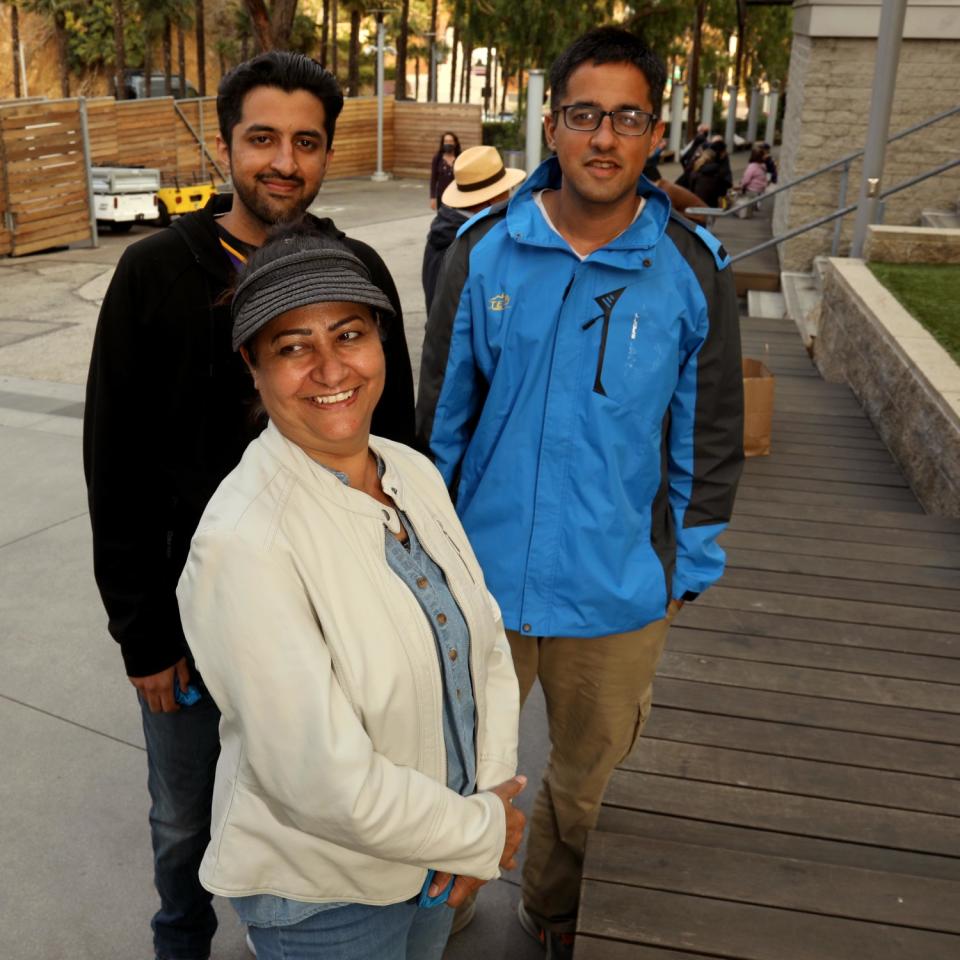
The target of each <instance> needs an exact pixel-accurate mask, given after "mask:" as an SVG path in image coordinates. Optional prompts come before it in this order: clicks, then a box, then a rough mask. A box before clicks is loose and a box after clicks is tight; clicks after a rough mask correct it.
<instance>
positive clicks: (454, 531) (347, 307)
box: [84, 27, 752, 960]
mask: <svg viewBox="0 0 960 960" xmlns="http://www.w3.org/2000/svg"><path fill="white" fill-rule="evenodd" d="M665 76H666V72H665V67H664V63H663V61H662V59H661V58H660V57H659V56H657V55H656V54H655V53H654V52H653V51H651V50H650V49H649V48H647V47H646V46H645V45H644V43H643V42H642V41H641V40H639V39H638V38H637V37H636V36H634V35H632V34H631V33H628V32H626V31H624V30H621V29H618V28H612V27H605V28H599V29H596V30H593V31H591V32H589V33H587V34H585V35H584V36H582V37H580V38H579V39H578V40H577V41H575V42H574V43H573V44H572V45H571V46H570V47H569V48H568V49H567V50H565V51H564V52H563V53H562V54H561V55H560V56H559V57H558V59H557V60H556V62H555V63H554V64H553V66H552V69H551V72H550V91H551V93H550V95H551V101H550V111H549V114H548V116H547V117H546V119H545V132H546V137H547V142H548V145H549V147H550V148H551V151H552V156H551V157H550V158H549V159H547V160H546V161H544V162H543V163H542V164H541V165H540V166H539V167H538V168H537V169H536V170H535V171H534V172H533V173H532V174H531V175H530V176H529V177H525V175H524V173H523V171H520V170H514V169H511V168H507V167H505V166H504V165H503V162H502V160H501V159H500V156H499V154H498V153H497V151H496V150H495V149H493V148H492V147H474V148H471V149H467V150H461V149H460V145H459V141H458V140H457V137H456V136H455V135H454V134H452V133H445V134H444V135H443V137H442V138H441V145H440V149H439V151H438V154H437V158H435V160H434V164H433V172H434V177H432V179H431V198H432V202H433V203H434V204H435V205H436V207H437V218H436V220H435V222H434V225H433V227H432V228H431V234H430V238H429V239H428V244H427V256H426V257H425V261H424V272H423V279H424V289H425V293H426V296H427V300H428V303H429V304H430V309H429V319H428V322H427V327H426V331H425V336H424V342H423V350H422V364H421V373H420V383H419V389H418V392H417V398H416V403H414V390H413V382H412V375H411V367H410V359H409V350H408V345H407V340H406V336H405V332H404V323H403V310H402V305H401V303H400V302H399V298H398V295H397V291H396V287H395V285H394V282H393V279H392V278H391V276H390V273H389V271H388V269H387V267H386V266H385V264H384V263H383V260H382V259H381V258H380V256H379V255H378V254H377V253H376V251H375V250H373V249H372V248H371V247H370V246H368V245H366V244H364V243H361V242H360V241H357V240H355V239H352V238H350V237H349V236H346V235H345V234H344V233H343V232H342V231H340V230H338V229H337V228H336V226H335V224H334V223H333V222H332V221H331V220H329V219H317V218H315V217H313V216H311V215H310V214H309V213H308V212H307V210H308V208H309V207H310V205H311V204H312V202H313V200H314V198H315V197H316V194H317V191H318V190H319V188H320V186H321V184H322V181H323V176H324V173H325V171H326V166H327V163H328V161H329V158H330V155H331V151H332V149H333V146H334V139H335V131H336V123H337V118H338V115H339V113H340V111H341V108H342V105H343V98H342V95H341V92H340V90H339V88H338V86H337V83H336V81H335V79H334V78H333V77H332V75H331V74H330V73H328V72H327V71H325V70H324V69H323V68H321V67H320V66H319V65H318V64H316V63H315V62H314V61H312V60H310V59H308V58H306V57H304V56H301V55H296V54H289V53H280V52H271V53H266V54H262V55H259V56H257V57H255V58H254V59H253V60H250V61H248V62H246V63H244V64H242V65H241V66H239V67H238V68H236V69H235V70H234V71H232V72H231V73H230V74H229V75H227V76H226V77H225V78H224V80H223V81H222V83H221V85H220V89H219V93H218V98H217V110H218V116H219V137H218V150H219V153H220V158H221V160H222V162H223V163H224V165H225V166H228V167H229V170H230V173H231V180H232V183H233V193H232V196H223V197H217V198H215V199H214V201H213V202H212V203H211V204H210V205H209V206H208V207H207V208H205V209H204V210H203V211H200V212H198V213H194V214H189V215H187V216H185V217H182V218H180V219H179V220H177V221H175V222H174V224H173V225H172V227H171V228H170V229H167V230H163V231H160V232H157V233H156V234H154V235H152V236H150V237H149V238H147V239H144V240H141V241H139V242H138V243H136V244H133V245H132V246H130V247H129V248H127V250H126V251H125V252H124V254H123V256H122V257H121V260H120V263H119V264H118V267H117V270H116V273H115V275H114V278H113V280H112V282H111V285H110V289H109V291H108V293H107V296H106V298H105V300H104V303H103V307H102V310H101V314H100V319H99V323H98V327H97V333H96V337H95V343H94V348H93V356H92V360H91V366H90V375H89V379H88V385H87V403H86V412H85V421H84V467H85V473H86V481H87V487H88V495H89V503H90V516H91V522H92V526H93V542H94V571H95V575H96V579H97V583H98V586H99V588H100V592H101V595H102V598H103V602H104V605H105V607H106V610H107V614H108V618H109V629H110V632H111V634H112V635H113V637H114V638H115V639H116V640H117V642H118V643H119V646H120V650H121V654H122V657H123V661H124V666H125V670H126V674H127V676H128V677H129V679H130V682H131V684H132V685H133V686H134V687H135V688H136V692H137V697H138V700H139V706H140V710H141V714H142V719H143V729H144V737H145V743H146V748H147V765H148V786H149V790H150V796H151V803H152V806H151V810H150V829H151V835H152V841H153V850H154V880H155V884H156V888H157V893H158V895H159V901H160V904H159V909H158V910H157V912H156V914H155V915H154V917H153V919H152V923H151V925H152V929H153V942H154V950H155V955H156V957H157V958H158V960H203V958H207V957H209V955H210V948H211V941H212V938H213V936H214V933H215V931H216V928H217V917H216V914H215V911H214V909H213V906H212V897H213V895H214V894H219V895H221V896H224V897H226V898H229V900H230V902H231V905H232V907H233V908H234V909H235V911H236V913H237V914H238V916H239V917H240V919H241V921H242V922H243V923H244V924H245V925H246V927H247V930H248V945H249V946H250V948H251V950H252V951H254V952H255V953H256V955H257V956H258V957H260V958H261V960H280V958H284V960H328V958H334V960H361V958H374V957H375V958H378V960H439V958H440V957H441V956H442V954H443V951H444V948H445V945H446V943H447V940H448V937H449V936H450V935H451V933H452V932H456V931H457V930H459V929H462V927H463V926H465V925H466V924H467V923H469V921H470V919H471V918H472V916H473V913H474V911H475V910H476V909H477V903H478V901H477V893H478V891H479V890H480V889H481V888H482V887H483V885H484V884H486V883H488V882H489V881H490V880H491V879H493V878H495V877H497V876H498V875H499V874H500V871H509V870H512V869H514V868H515V867H516V866H517V863H518V857H519V854H520V851H521V848H522V849H523V851H524V855H523V872H522V899H521V902H520V905H519V910H518V921H519V928H522V929H523V930H525V931H526V932H527V933H529V934H531V935H532V936H533V937H535V938H536V939H537V940H538V941H539V942H540V943H541V945H542V946H543V947H544V949H545V951H546V955H547V957H548V958H563V957H569V956H571V955H572V949H573V937H574V929H575V921H576V915H577V909H578V900H579V889H580V880H581V873H582V865H583V858H584V851H585V844H586V837H587V833H588V831H589V830H590V829H591V827H592V826H593V825H594V824H595V822H596V819H597V815H598V812H599V807H600V803H601V800H602V797H603V793H604V790H605V787H606V785H607V782H608V781H609V778H610V776H611V774H612V772H613V770H614V768H615V766H616V765H617V764H618V763H619V762H620V761H621V760H623V759H624V757H625V756H626V755H627V754H628V753H629V752H630V750H631V749H632V748H633V746H634V745H635V743H636V741H637V739H638V737H639V736H640V735H641V733H642V730H643V727H644V724H645V722H646V720H647V717H648V715H649V713H650V709H651V704H652V692H653V682H654V675H655V672H656V668H657V664H658V661H659V659H660V656H661V653H662V651H663V649H664V645H665V643H666V639H667V635H668V632H669V628H670V624H671V622H672V621H673V618H674V617H675V616H676V615H677V613H678V611H679V610H680V609H681V607H682V606H683V605H684V604H685V603H689V602H693V601H695V600H696V598H697V597H698V595H699V594H700V593H702V592H703V591H704V590H706V589H708V588H709V587H710V586H711V584H713V583H714V582H715V581H716V580H717V579H718V578H719V577H720V575H721V574H722V571H723V567H724V554H723V551H722V549H721V548H720V547H719V546H718V544H717V538H718V536H719V534H720V533H721V532H722V531H723V529H724V527H725V525H726V523H727V522H728V520H729V517H730V513H731V510H732V506H733V500H734V496H735V493H736V488H737V483H738V480H739V476H740V471H741V467H742V460H743V452H742V422H743V411H742V386H741V361H740V342H739V323H738V315H737V303H736V297H735V293H734V285H733V280H732V275H731V269H730V266H729V260H728V258H727V256H726V254H725V253H724V251H723V248H722V246H721V245H720V244H719V243H718V241H717V240H716V239H715V238H714V237H713V236H711V234H709V233H708V232H707V231H706V230H704V229H703V228H702V227H701V226H699V225H697V224H694V223H692V222H690V221H689V220H686V219H685V218H683V217H682V216H679V215H678V214H677V212H676V211H675V210H672V209H671V200H674V204H675V205H682V204H683V203H685V202H686V200H687V199H688V197H687V195H686V194H681V193H674V192H671V191H670V190H664V189H661V188H660V186H662V185H663V184H664V183H665V181H663V178H662V177H659V172H658V171H656V170H655V168H656V158H655V156H654V153H655V151H656V149H657V147H658V145H660V144H661V142H662V136H663V123H662V121H660V119H659V113H660V109H661V103H662V97H663V88H664V82H665ZM625 105H629V106H625ZM710 151H712V152H713V157H712V158H707V159H704V160H703V162H701V163H699V165H698V166H697V170H696V172H695V173H696V175H697V176H698V177H699V178H700V179H703V178H706V177H707V176H708V175H710V174H709V171H708V169H707V168H708V167H709V166H710V165H711V164H712V165H713V166H714V167H715V168H716V167H718V166H722V156H721V155H720V154H719V152H718V151H715V150H713V148H712V147H711V148H710ZM710 151H708V150H706V149H705V150H703V151H702V153H707V152H710ZM701 155H702V154H701ZM698 159H699V158H698ZM651 160H652V161H653V166H652V167H651V166H650V161H651ZM727 169H729V168H728V167H727ZM645 171H646V172H647V173H648V176H646V177H644V176H643V173H644V172H645ZM654 173H656V175H655V176H654V175H653V174H654ZM713 176H714V177H715V179H718V180H719V179H721V178H722V171H720V172H716V171H715V172H714V174H713ZM697 182H698V181H697V179H696V178H695V179H694V181H693V182H692V184H691V186H692V187H694V188H695V187H696V184H697ZM751 182H752V181H751ZM658 184H659V185H660V186H658ZM671 186H673V185H671ZM678 189H682V188H678ZM511 192H512V195H511ZM693 193H695V194H696V190H695V189H694V190H693ZM696 195H697V196H698V197H700V196H701V195H700V194H696ZM701 199H703V198H702V197H701ZM691 203H692V201H691ZM687 205H691V204H689V203H688V204H687ZM536 681H539V683H540V685H541V687H542V689H543V692H544V696H545V698H546V701H547V707H548V711H547V712H548V721H549V738H550V753H549V757H548V758H547V765H546V770H545V772H544V775H543V778H542V782H541V784H540V788H539V792H538V794H537V796H536V799H535V803H534V808H533V814H532V816H531V819H530V823H529V824H526V823H525V820H524V816H523V814H522V813H521V812H520V811H519V810H518V809H517V808H516V807H515V806H514V805H513V802H512V801H513V800H514V799H515V798H516V796H517V795H518V794H519V793H520V791H522V790H523V788H524V786H525V784H526V777H525V776H524V775H523V774H522V773H518V771H517V741H518V722H519V713H520V710H521V708H522V706H523V704H524V701H525V700H526V698H527V697H528V695H529V693H530V691H531V689H532V687H533V684H534V683H535V682H536ZM519 928H518V929H519Z"/></svg>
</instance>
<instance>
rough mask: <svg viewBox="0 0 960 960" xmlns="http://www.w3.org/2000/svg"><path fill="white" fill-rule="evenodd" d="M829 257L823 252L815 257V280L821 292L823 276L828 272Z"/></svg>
mask: <svg viewBox="0 0 960 960" xmlns="http://www.w3.org/2000/svg"><path fill="white" fill-rule="evenodd" d="M829 259H830V258H829V257H827V256H824V255H823V254H820V255H819V256H816V257H814V258H813V282H814V284H816V287H817V290H818V292H820V293H823V278H824V275H825V274H826V272H827V261H828V260H829Z"/></svg>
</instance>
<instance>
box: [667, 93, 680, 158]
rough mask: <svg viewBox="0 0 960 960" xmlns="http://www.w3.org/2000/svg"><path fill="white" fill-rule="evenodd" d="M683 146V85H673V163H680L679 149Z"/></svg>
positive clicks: (671, 143) (671, 137) (671, 109)
mask: <svg viewBox="0 0 960 960" xmlns="http://www.w3.org/2000/svg"><path fill="white" fill-rule="evenodd" d="M682 146H683V84H682V83H680V82H679V81H677V82H675V83H674V85H673V91H672V93H671V94H670V150H671V151H672V152H673V159H674V162H675V163H679V162H680V148H681V147H682Z"/></svg>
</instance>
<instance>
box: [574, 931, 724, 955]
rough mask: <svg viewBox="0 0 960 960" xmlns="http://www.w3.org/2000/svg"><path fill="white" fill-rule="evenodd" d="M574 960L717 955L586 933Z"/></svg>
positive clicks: (581, 939) (576, 946)
mask: <svg viewBox="0 0 960 960" xmlns="http://www.w3.org/2000/svg"><path fill="white" fill-rule="evenodd" d="M573 960H716V954H715V953H713V954H707V953H689V952H687V951H686V950H683V951H680V950H661V949H660V948H659V947H651V946H649V945H648V944H643V943H624V942H623V941H622V940H607V939H604V938H602V937H592V936H590V935H589V934H586V933H584V934H580V935H578V936H577V938H576V943H575V944H574V949H573Z"/></svg>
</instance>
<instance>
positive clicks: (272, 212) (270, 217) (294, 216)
mask: <svg viewBox="0 0 960 960" xmlns="http://www.w3.org/2000/svg"><path fill="white" fill-rule="evenodd" d="M230 177H231V180H232V182H233V189H234V192H235V193H236V195H237V196H238V197H239V198H240V202H241V203H242V204H243V205H244V206H245V207H246V208H247V209H248V210H249V211H250V213H252V214H253V215H254V216H255V217H256V218H257V219H258V220H259V221H260V222H261V223H262V224H263V225H264V226H265V227H272V226H275V225H276V224H278V223H290V222H292V221H294V220H298V219H299V218H300V217H302V216H303V214H304V213H306V212H307V208H308V207H309V206H310V204H311V203H313V201H314V199H315V197H316V194H314V195H313V196H312V197H301V198H300V200H299V202H298V203H296V204H295V205H294V206H292V207H287V206H284V207H281V208H274V207H272V206H271V205H270V204H269V203H268V202H266V201H264V200H263V198H262V197H260V196H258V194H257V192H256V189H255V188H254V189H248V188H247V185H246V184H244V183H241V182H240V181H239V180H237V179H236V178H235V177H234V176H233V170H232V169H231V170H230ZM255 179H256V180H259V179H260V175H259V174H258V175H257V177H256V178H255ZM269 179H271V180H290V181H292V182H294V183H299V184H300V185H301V186H303V180H301V179H300V178H299V177H281V176H279V175H277V174H272V175H271V176H270V178H269Z"/></svg>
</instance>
